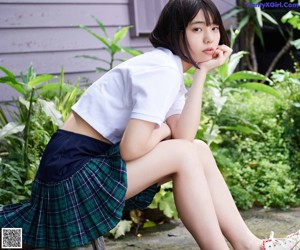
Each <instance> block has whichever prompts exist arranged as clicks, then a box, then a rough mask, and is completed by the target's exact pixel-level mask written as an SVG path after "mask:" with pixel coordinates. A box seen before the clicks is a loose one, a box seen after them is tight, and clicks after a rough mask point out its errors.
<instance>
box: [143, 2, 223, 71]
mask: <svg viewBox="0 0 300 250" xmlns="http://www.w3.org/2000/svg"><path fill="white" fill-rule="evenodd" d="M200 10H203V13H204V17H205V22H206V24H207V25H210V24H211V22H212V23H213V24H217V25H219V30H220V42H219V44H225V45H229V38H228V35H227V32H226V30H225V28H224V25H223V21H222V18H221V15H220V12H219V10H218V8H217V7H216V5H215V4H214V3H213V2H212V1H211V0H169V1H168V3H167V4H166V6H165V7H164V8H163V10H162V12H161V14H160V17H159V19H158V21H157V24H156V26H155V28H154V30H153V31H152V33H151V34H150V37H149V40H150V42H151V43H152V45H153V46H154V47H155V48H157V47H164V48H167V49H169V50H171V51H172V52H173V54H175V55H178V56H179V57H180V58H181V59H182V60H184V61H187V62H189V63H191V64H193V65H194V66H195V67H198V66H197V63H196V62H195V61H194V60H193V59H192V56H191V54H190V52H189V50H188V45H187V39H186V34H185V33H186V32H185V30H186V27H187V26H188V24H189V23H190V22H191V21H192V20H193V19H194V18H195V16H196V15H197V14H198V12H199V11H200ZM210 18H211V19H212V20H210ZM182 47H183V48H182ZM182 49H183V50H184V51H182Z"/></svg>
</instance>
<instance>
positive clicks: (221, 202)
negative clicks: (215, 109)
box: [195, 140, 261, 250]
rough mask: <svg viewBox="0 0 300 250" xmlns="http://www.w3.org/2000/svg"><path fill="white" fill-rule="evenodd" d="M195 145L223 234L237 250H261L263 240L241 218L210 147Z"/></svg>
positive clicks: (196, 142) (197, 143)
mask: <svg viewBox="0 0 300 250" xmlns="http://www.w3.org/2000/svg"><path fill="white" fill-rule="evenodd" d="M195 145H196V147H197V150H198V152H199V153H198V157H200V158H201V162H202V163H203V166H204V172H205V176H206V179H207V182H208V186H209V190H210V193H211V196H212V199H213V203H214V206H215V210H216V214H217V217H218V221H219V224H220V227H221V229H222V232H223V234H224V235H225V237H226V238H227V239H228V240H229V242H230V243H231V244H232V246H233V247H234V249H236V250H240V249H259V245H260V244H261V240H260V239H258V238H257V237H256V236H254V235H253V234H252V232H251V231H250V230H249V229H248V227H247V226H246V224H245V223H244V221H243V219H242V217H241V216H240V213H239V211H238V209H237V207H236V205H235V203H234V200H233V199H232V196H231V194H230V192H229V190H228V188H227V185H226V183H225V182H224V179H223V177H222V175H221V173H220V172H219V170H218V167H217V165H216V162H215V160H214V157H213V155H212V153H211V151H210V149H209V147H208V146H207V145H206V144H205V143H203V142H202V141H198V140H196V141H195Z"/></svg>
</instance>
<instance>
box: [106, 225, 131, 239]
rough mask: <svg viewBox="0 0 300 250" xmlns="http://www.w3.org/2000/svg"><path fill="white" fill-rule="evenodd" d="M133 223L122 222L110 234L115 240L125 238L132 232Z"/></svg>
mask: <svg viewBox="0 0 300 250" xmlns="http://www.w3.org/2000/svg"><path fill="white" fill-rule="evenodd" d="M131 225H132V221H128V220H121V221H120V222H119V223H118V224H117V226H116V227H115V228H114V229H112V230H110V233H111V234H113V235H114V236H115V239H117V238H119V237H121V236H124V235H125V233H126V232H130V229H131Z"/></svg>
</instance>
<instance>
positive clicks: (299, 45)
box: [291, 39, 300, 50]
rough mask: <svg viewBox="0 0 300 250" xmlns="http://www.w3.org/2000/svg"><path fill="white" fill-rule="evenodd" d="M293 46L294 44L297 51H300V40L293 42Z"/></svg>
mask: <svg viewBox="0 0 300 250" xmlns="http://www.w3.org/2000/svg"><path fill="white" fill-rule="evenodd" d="M291 44H292V45H293V46H294V47H295V48H296V49H297V50H300V39H297V40H294V41H291Z"/></svg>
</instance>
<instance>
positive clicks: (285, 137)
mask: <svg viewBox="0 0 300 250" xmlns="http://www.w3.org/2000/svg"><path fill="white" fill-rule="evenodd" d="M97 22H98V25H99V27H100V28H101V30H102V31H103V33H104V34H105V38H103V37H100V36H99V35H96V33H94V32H92V31H91V30H89V29H88V28H86V27H85V26H81V28H83V29H85V30H86V31H88V32H89V33H91V34H92V35H93V36H95V37H96V38H98V39H99V40H100V41H101V42H102V43H104V44H105V45H106V46H107V48H108V51H109V48H110V49H111V50H112V49H114V48H115V45H113V44H114V43H115V44H118V42H119V41H120V40H121V39H122V38H123V37H124V36H125V35H126V33H127V31H128V28H126V29H123V30H122V29H121V30H119V31H117V33H116V35H115V37H114V39H112V40H111V39H108V37H106V36H107V34H106V31H105V29H104V27H103V25H102V23H100V22H99V21H98V20H97ZM118 32H119V33H118ZM117 34H119V35H117ZM234 39H235V33H234V32H232V44H233V42H234ZM109 42H110V43H109ZM116 46H117V45H116ZM118 48H120V47H118ZM115 49H116V48H115ZM119 51H120V50H119V49H116V51H114V50H112V51H111V52H112V53H113V55H114V53H115V52H119ZM127 52H129V51H127ZM245 54H247V52H244V51H241V52H238V53H235V54H233V55H231V57H230V60H229V61H228V62H227V63H226V64H224V65H222V66H221V67H219V68H218V69H216V70H215V71H212V72H210V73H209V75H208V76H207V79H206V84H205V91H204V97H203V98H204V100H203V112H202V115H201V123H200V124H201V125H200V127H199V130H198V132H197V135H196V137H197V139H200V140H203V141H205V142H206V143H207V144H208V145H209V146H210V148H211V150H212V152H213V154H214V156H215V158H216V161H217V163H218V166H219V168H220V170H221V172H222V173H223V175H224V178H225V180H226V182H227V184H228V186H229V188H230V191H231V193H232V195H233V197H234V200H235V202H236V204H237V206H238V207H239V208H240V209H248V208H251V207H253V206H263V207H267V208H269V207H278V208H283V209H287V208H289V207H290V206H293V205H299V204H300V202H299V200H300V185H299V178H300V153H299V152H300V80H299V79H300V68H299V65H298V64H295V72H294V73H292V72H289V71H284V70H277V71H275V72H273V73H272V76H271V77H270V78H267V77H265V76H264V75H261V74H258V73H255V72H252V71H237V65H238V64H239V61H240V59H241V58H242V57H243V56H244V55H245ZM111 56H112V54H111ZM112 59H114V58H112ZM107 64H109V67H111V65H112V61H110V62H108V61H107ZM99 70H100V69H99ZM101 70H106V69H101ZM0 71H1V75H4V76H3V77H0V83H2V84H6V85H8V86H10V87H12V88H14V89H15V90H16V91H17V92H18V94H19V98H18V99H17V100H15V101H14V102H13V103H9V104H6V105H2V107H1V108H0V204H9V203H14V202H19V201H23V200H25V199H28V198H29V196H30V190H31V184H32V181H33V179H34V176H35V174H36V171H37V168H38V165H39V160H40V158H41V155H42V152H43V150H44V148H45V146H46V144H47V143H48V141H49V139H50V137H51V135H52V134H53V133H54V132H55V131H56V130H57V128H58V126H59V125H60V124H62V122H63V121H64V120H65V119H66V117H67V116H68V114H69V113H70V111H71V106H72V105H73V104H74V103H75V102H76V101H77V99H78V98H79V97H80V95H81V94H82V93H83V92H84V89H80V88H79V87H78V84H77V83H74V84H71V83H65V81H64V72H63V70H62V72H61V75H60V77H58V78H57V77H55V76H53V75H47V74H45V75H40V76H37V75H36V74H35V72H34V70H33V68H32V67H30V68H29V69H28V72H27V73H26V74H25V75H23V74H21V77H20V78H18V77H16V76H15V75H14V73H12V72H10V71H9V70H8V69H6V68H5V67H0ZM192 78H193V70H190V71H189V72H187V73H186V74H185V83H186V86H187V87H189V85H190V84H191V82H192ZM199 192H201V190H199ZM187 195H188V194H187ZM150 208H158V209H160V210H162V211H163V213H164V214H165V215H166V216H167V217H169V218H178V214H177V212H176V209H175V205H174V197H173V193H172V183H167V184H165V185H163V186H162V188H161V191H160V192H159V193H158V194H157V195H156V197H155V198H154V201H153V202H152V204H151V206H150ZM130 225H131V223H129V222H126V221H125V222H124V224H123V225H119V226H118V228H117V229H116V230H117V231H116V232H115V234H116V235H122V234H123V233H124V231H127V230H129V229H128V228H130Z"/></svg>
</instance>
